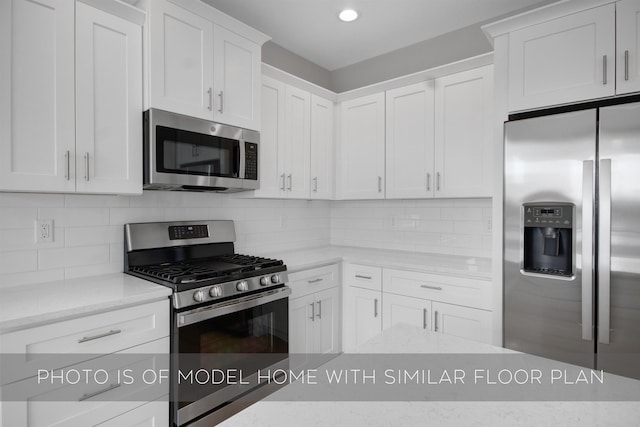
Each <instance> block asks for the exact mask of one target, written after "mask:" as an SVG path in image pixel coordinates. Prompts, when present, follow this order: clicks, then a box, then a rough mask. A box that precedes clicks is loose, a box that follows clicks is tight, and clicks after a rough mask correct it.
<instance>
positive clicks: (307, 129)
mask: <svg viewBox="0 0 640 427" xmlns="http://www.w3.org/2000/svg"><path fill="white" fill-rule="evenodd" d="M284 94H285V97H284V105H285V117H284V128H285V131H284V139H285V149H284V168H283V169H281V173H282V174H284V175H285V179H284V183H285V190H284V191H285V193H286V196H287V197H293V198H301V199H307V198H309V188H310V183H309V174H310V161H311V157H310V156H311V153H310V150H311V95H310V94H309V92H306V91H304V90H302V89H298V88H296V87H293V86H291V85H286V87H285V91H284Z"/></svg>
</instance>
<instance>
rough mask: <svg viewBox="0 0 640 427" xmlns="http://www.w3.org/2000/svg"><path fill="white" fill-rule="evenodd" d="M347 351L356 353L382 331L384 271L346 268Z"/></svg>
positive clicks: (374, 268)
mask: <svg viewBox="0 0 640 427" xmlns="http://www.w3.org/2000/svg"><path fill="white" fill-rule="evenodd" d="M344 285H345V309H344V349H345V351H347V352H348V351H353V350H355V349H356V348H357V347H358V346H359V345H361V344H363V343H364V342H366V341H367V340H369V339H371V338H373V337H375V336H376V335H378V334H379V333H380V332H381V331H382V269H381V268H380V267H373V266H368V265H360V264H349V263H347V264H345V265H344Z"/></svg>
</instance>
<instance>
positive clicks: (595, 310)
mask: <svg viewBox="0 0 640 427" xmlns="http://www.w3.org/2000/svg"><path fill="white" fill-rule="evenodd" d="M504 148H505V165H504V174H505V176H504V179H505V181H504V182H505V184H504V196H505V197H504V262H503V269H504V271H503V273H504V276H503V278H504V345H505V347H508V348H511V349H515V350H519V351H523V352H526V353H532V354H536V355H540V356H544V357H549V358H552V359H556V360H562V361H565V362H569V363H574V364H577V365H581V366H587V367H591V368H596V369H603V370H605V372H610V373H615V374H619V375H624V376H629V377H634V378H638V379H640V103H627V104H619V105H613V106H606V107H599V108H593V109H588V110H581V111H573V112H565V113H561V114H554V115H547V116H540V117H535V118H526V119H522V120H514V121H509V122H507V123H506V124H505V147H504Z"/></svg>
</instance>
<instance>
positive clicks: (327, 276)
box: [289, 264, 341, 354]
mask: <svg viewBox="0 0 640 427" xmlns="http://www.w3.org/2000/svg"><path fill="white" fill-rule="evenodd" d="M339 284H340V280H339V266H338V265H337V264H334V265H330V266H326V267H319V268H313V269H309V270H304V271H300V272H296V273H292V274H290V275H289V285H290V287H291V289H292V295H291V297H290V299H289V352H290V353H292V354H309V353H314V354H327V353H339V352H340V348H341V345H340V335H341V334H340V330H341V328H340V288H339Z"/></svg>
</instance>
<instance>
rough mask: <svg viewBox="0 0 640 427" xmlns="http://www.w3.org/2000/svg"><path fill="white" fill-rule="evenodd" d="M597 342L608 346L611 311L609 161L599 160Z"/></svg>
mask: <svg viewBox="0 0 640 427" xmlns="http://www.w3.org/2000/svg"><path fill="white" fill-rule="evenodd" d="M598 233H599V235H598V240H599V242H600V243H599V248H598V249H599V251H598V314H599V315H598V341H599V342H600V343H601V344H609V340H610V326H611V325H610V320H611V319H610V310H611V159H602V160H600V227H599V229H598Z"/></svg>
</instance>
